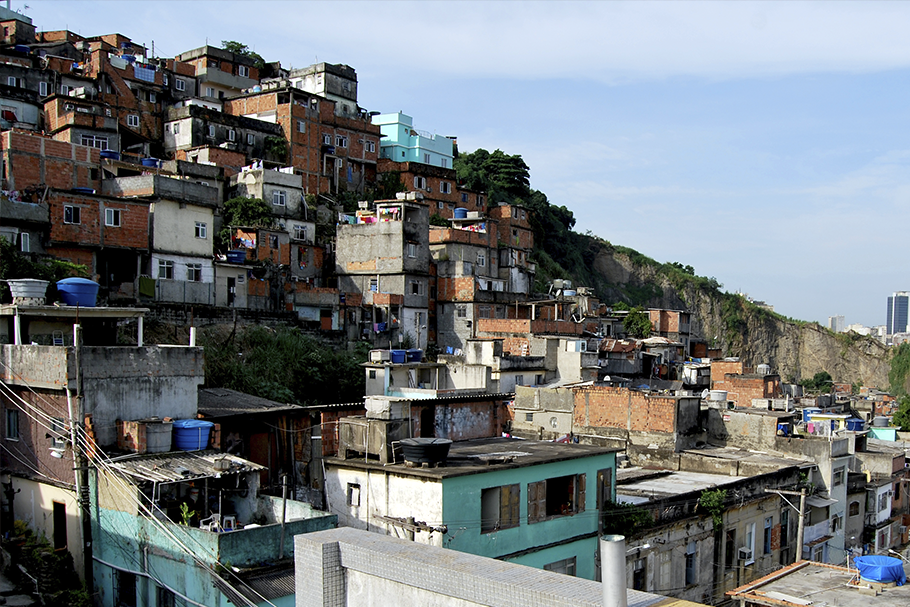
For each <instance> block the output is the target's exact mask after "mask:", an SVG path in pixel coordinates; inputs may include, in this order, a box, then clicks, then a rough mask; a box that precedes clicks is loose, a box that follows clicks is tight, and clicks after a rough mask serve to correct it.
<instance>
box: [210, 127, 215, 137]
mask: <svg viewBox="0 0 910 607" xmlns="http://www.w3.org/2000/svg"><path fill="white" fill-rule="evenodd" d="M214 136H215V125H214V124H210V125H209V137H214Z"/></svg>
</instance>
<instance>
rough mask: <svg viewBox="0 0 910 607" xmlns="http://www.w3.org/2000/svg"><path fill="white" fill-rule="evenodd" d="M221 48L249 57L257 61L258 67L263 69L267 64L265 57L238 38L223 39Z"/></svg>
mask: <svg viewBox="0 0 910 607" xmlns="http://www.w3.org/2000/svg"><path fill="white" fill-rule="evenodd" d="M221 48H223V49H224V50H226V51H228V52H230V53H234V54H235V55H241V56H243V57H249V58H250V59H252V60H253V61H255V62H256V67H257V68H258V69H262V68H263V67H264V66H265V59H263V58H262V56H261V55H259V53H256V52H254V51H252V50H250V47H248V46H247V45H245V44H243V43H242V42H237V41H236V40H222V41H221Z"/></svg>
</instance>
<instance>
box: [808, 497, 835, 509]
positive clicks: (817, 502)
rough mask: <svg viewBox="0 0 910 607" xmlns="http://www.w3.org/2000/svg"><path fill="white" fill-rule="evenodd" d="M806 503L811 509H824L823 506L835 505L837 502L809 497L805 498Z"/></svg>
mask: <svg viewBox="0 0 910 607" xmlns="http://www.w3.org/2000/svg"><path fill="white" fill-rule="evenodd" d="M806 503H807V504H809V505H810V506H812V507H813V508H824V507H825V506H830V505H832V504H836V503H837V500H832V499H827V498H824V497H818V496H816V495H810V496H809V497H807V498H806Z"/></svg>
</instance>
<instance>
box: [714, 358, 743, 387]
mask: <svg viewBox="0 0 910 607" xmlns="http://www.w3.org/2000/svg"><path fill="white" fill-rule="evenodd" d="M747 372H748V371H747V368H746V366H745V365H743V362H742V361H741V360H737V361H729V360H713V361H711V387H712V388H713V387H714V382H722V381H724V375H726V374H727V373H738V374H742V373H747ZM717 389H718V390H723V389H724V388H717Z"/></svg>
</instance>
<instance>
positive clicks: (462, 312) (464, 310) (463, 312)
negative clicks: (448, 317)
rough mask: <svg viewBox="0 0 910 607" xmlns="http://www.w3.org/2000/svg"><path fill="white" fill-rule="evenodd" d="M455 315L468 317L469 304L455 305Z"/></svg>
mask: <svg viewBox="0 0 910 607" xmlns="http://www.w3.org/2000/svg"><path fill="white" fill-rule="evenodd" d="M455 316H457V317H458V318H467V316H468V306H466V305H457V306H455Z"/></svg>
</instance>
